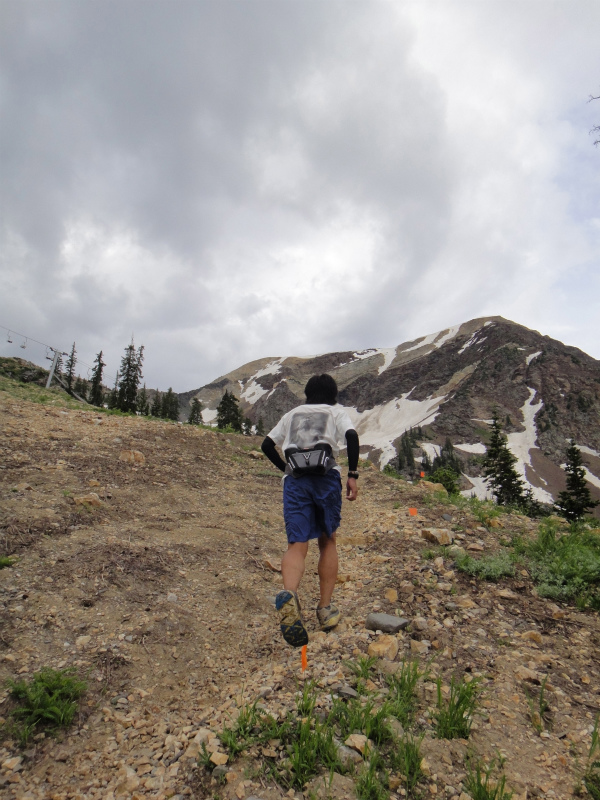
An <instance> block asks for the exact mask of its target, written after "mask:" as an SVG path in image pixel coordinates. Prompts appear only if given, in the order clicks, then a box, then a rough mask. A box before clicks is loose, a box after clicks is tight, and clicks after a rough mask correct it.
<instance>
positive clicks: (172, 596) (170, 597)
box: [167, 592, 177, 603]
mask: <svg viewBox="0 0 600 800" xmlns="http://www.w3.org/2000/svg"><path fill="white" fill-rule="evenodd" d="M176 602H177V595H176V594H175V592H169V594H168V595H167V603H176Z"/></svg>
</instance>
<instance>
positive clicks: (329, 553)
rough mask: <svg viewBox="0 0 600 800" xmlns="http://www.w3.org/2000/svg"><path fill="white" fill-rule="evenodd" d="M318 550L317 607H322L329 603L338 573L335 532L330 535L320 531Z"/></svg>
mask: <svg viewBox="0 0 600 800" xmlns="http://www.w3.org/2000/svg"><path fill="white" fill-rule="evenodd" d="M319 550H320V554H319V584H320V589H321V598H320V600H319V607H320V608H323V607H324V606H328V605H329V604H330V603H331V596H332V594H333V590H334V588H335V582H336V579H337V574H338V554H337V547H336V542H335V533H333V534H332V535H331V536H327V534H326V533H322V534H321V535H320V536H319Z"/></svg>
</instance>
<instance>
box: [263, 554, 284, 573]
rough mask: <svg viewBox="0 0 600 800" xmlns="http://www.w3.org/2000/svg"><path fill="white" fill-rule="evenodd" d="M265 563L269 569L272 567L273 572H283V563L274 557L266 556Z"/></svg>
mask: <svg viewBox="0 0 600 800" xmlns="http://www.w3.org/2000/svg"><path fill="white" fill-rule="evenodd" d="M263 565H264V566H265V567H266V568H267V569H270V570H271V572H281V564H278V563H277V562H276V561H275V560H274V559H272V558H269V557H268V556H267V557H265V559H264V561H263Z"/></svg>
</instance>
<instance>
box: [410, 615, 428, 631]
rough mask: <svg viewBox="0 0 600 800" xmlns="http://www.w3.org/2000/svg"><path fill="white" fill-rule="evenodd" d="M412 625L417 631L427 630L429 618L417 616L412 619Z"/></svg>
mask: <svg viewBox="0 0 600 800" xmlns="http://www.w3.org/2000/svg"><path fill="white" fill-rule="evenodd" d="M412 627H413V629H414V630H416V631H424V630H427V620H426V619H425V617H415V618H414V619H413V621H412Z"/></svg>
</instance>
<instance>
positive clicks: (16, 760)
mask: <svg viewBox="0 0 600 800" xmlns="http://www.w3.org/2000/svg"><path fill="white" fill-rule="evenodd" d="M22 762H23V758H22V756H14V757H13V758H7V759H6V761H3V762H2V769H5V770H11V771H12V772H15V771H16V770H17V769H18V768H19V767H20V766H21V763H22Z"/></svg>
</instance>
